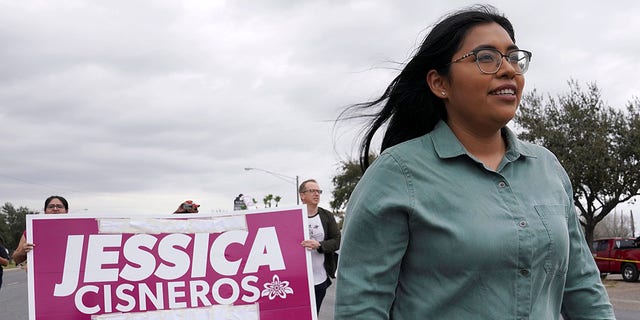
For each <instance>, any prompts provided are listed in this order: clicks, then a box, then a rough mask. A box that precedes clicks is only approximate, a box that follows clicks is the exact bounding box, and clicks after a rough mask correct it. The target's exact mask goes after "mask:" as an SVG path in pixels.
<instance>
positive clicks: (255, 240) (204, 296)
mask: <svg viewBox="0 0 640 320" xmlns="http://www.w3.org/2000/svg"><path fill="white" fill-rule="evenodd" d="M305 209H306V208H304V207H294V208H289V209H275V210H274V209H268V210H267V209H265V210H255V211H242V212H238V211H236V212H233V213H229V214H224V215H220V214H215V215H214V214H210V215H208V214H202V213H198V214H186V215H185V214H183V215H164V216H145V217H140V216H88V215H84V214H83V215H71V214H68V215H29V216H27V241H28V242H31V243H34V244H35V248H34V250H33V251H32V252H31V253H30V254H29V255H28V263H29V268H28V273H29V275H28V276H29V319H32V320H33V319H37V320H49V319H56V320H59V319H65V320H85V319H96V320H99V319H111V320H116V319H117V320H127V319H137V320H146V319H149V320H150V319H190V320H197V319H243V320H253V319H255V320H282V319H292V320H294V319H295V320H305V319H311V320H316V319H317V317H316V312H315V310H316V307H315V298H314V293H313V279H312V275H313V273H312V271H311V263H310V255H309V253H308V252H307V250H305V249H304V248H303V247H302V246H301V245H300V243H301V242H302V241H303V240H304V239H306V238H308V229H307V228H306V225H307V223H306V216H307V215H306V211H305Z"/></svg>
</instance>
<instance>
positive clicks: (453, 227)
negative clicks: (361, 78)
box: [335, 6, 615, 320]
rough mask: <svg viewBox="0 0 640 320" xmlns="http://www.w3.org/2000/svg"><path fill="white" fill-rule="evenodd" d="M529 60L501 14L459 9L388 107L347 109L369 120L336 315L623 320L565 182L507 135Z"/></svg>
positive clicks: (543, 154) (545, 154) (547, 161)
mask: <svg viewBox="0 0 640 320" xmlns="http://www.w3.org/2000/svg"><path fill="white" fill-rule="evenodd" d="M560 52H562V50H560ZM531 56H532V55H531V53H530V52H529V51H526V50H523V49H521V48H519V47H518V46H517V45H516V40H515V35H514V30H513V26H512V24H511V22H510V21H509V20H508V19H507V18H506V17H504V16H503V15H502V14H501V13H499V12H497V10H496V9H495V8H493V7H491V6H473V7H469V8H465V9H462V10H460V11H457V12H454V13H451V14H449V15H447V16H445V17H444V18H443V19H442V20H440V21H439V22H438V23H436V24H435V25H434V26H433V28H432V29H431V30H430V32H429V33H428V35H427V37H426V38H425V40H424V42H423V43H422V45H421V46H420V48H419V50H418V51H416V53H415V55H414V56H413V57H412V58H411V59H410V61H409V62H408V63H407V64H406V65H405V67H404V68H403V69H402V70H401V71H400V74H399V75H398V76H397V77H396V78H395V79H394V80H393V81H392V82H391V84H390V85H389V86H388V87H387V89H386V90H385V91H384V93H383V95H382V96H381V97H380V98H378V99H377V100H375V101H372V102H370V103H364V104H358V105H355V106H354V107H353V108H355V109H347V111H348V110H352V111H354V110H355V111H356V112H362V111H364V114H363V116H369V117H371V119H372V120H371V122H370V124H369V126H368V127H367V128H366V129H368V130H366V131H364V132H366V133H365V136H364V137H363V140H362V144H361V146H360V159H361V164H362V167H363V168H364V169H366V171H365V172H364V175H363V176H362V178H361V179H360V181H359V182H358V184H357V186H356V188H355V190H354V191H353V193H352V195H351V197H350V199H349V202H348V207H347V211H346V221H345V225H344V229H343V232H344V235H343V243H342V248H341V252H340V261H339V266H338V281H337V288H336V308H335V320H347V319H348V320H358V319H363V320H365V319H366V320H377V319H394V320H409V319H410V320H413V319H447V320H467V319H545V320H558V319H560V317H561V316H560V314H561V313H562V315H563V318H564V319H599V320H602V319H615V316H614V313H613V308H612V306H611V304H610V302H609V298H608V296H607V292H606V290H605V288H604V286H603V285H602V283H601V281H600V274H599V272H598V268H597V267H596V264H595V262H594V259H593V257H592V255H591V253H590V251H589V246H588V245H587V243H586V241H585V239H584V236H583V233H582V230H581V228H580V223H579V220H578V216H577V214H576V209H575V206H574V201H573V191H572V187H571V183H570V180H569V177H568V176H567V174H566V172H565V170H564V169H563V168H562V166H561V165H560V163H559V162H558V160H557V159H556V157H555V156H554V155H553V154H552V153H551V152H549V151H548V150H547V149H545V148H543V147H540V146H537V145H534V144H531V143H528V142H524V141H521V140H519V139H518V138H517V137H516V135H515V134H514V132H512V131H511V130H510V129H509V128H508V127H507V123H508V122H509V121H511V120H512V119H513V118H514V116H515V113H516V110H517V108H518V105H519V103H520V99H521V97H522V91H523V88H524V84H525V77H524V74H525V73H526V71H527V69H528V67H529V62H530V60H531ZM549 76H555V75H552V74H550V75H549ZM347 119H348V118H347ZM378 130H381V131H384V135H383V137H382V147H381V154H380V155H379V156H378V158H377V159H376V160H375V161H374V162H373V164H371V166H369V163H368V156H369V151H370V148H371V144H372V142H373V141H374V140H376V139H374V136H377V135H376V133H377V131H378Z"/></svg>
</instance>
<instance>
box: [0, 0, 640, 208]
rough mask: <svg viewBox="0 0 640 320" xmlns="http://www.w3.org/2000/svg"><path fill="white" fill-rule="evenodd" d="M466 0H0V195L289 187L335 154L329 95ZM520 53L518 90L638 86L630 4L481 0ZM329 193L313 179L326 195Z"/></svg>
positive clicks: (366, 76)
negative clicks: (505, 25) (512, 30)
mask: <svg viewBox="0 0 640 320" xmlns="http://www.w3.org/2000/svg"><path fill="white" fill-rule="evenodd" d="M472 3H473V2H471V1H453V2H448V3H436V4H434V3H433V2H428V1H399V2H389V1H340V2H335V1H313V2H302V1H284V0H283V1H258V2H256V1H232V2H228V3H225V2H209V1H204V2H201V1H182V2H157V1H134V2H131V1H108V2H103V3H96V2H92V1H75V2H70V3H62V4H61V3H55V4H54V3H48V2H37V3H31V2H3V3H2V4H0V42H2V43H3V47H2V48H1V49H0V61H3V62H2V63H0V121H1V122H0V123H1V124H2V125H1V126H0V137H1V138H0V151H1V152H2V154H3V155H2V157H0V195H2V198H1V199H0V201H2V202H6V201H9V202H12V203H14V204H15V205H24V206H28V207H31V208H33V209H40V207H41V206H42V203H41V202H42V201H43V200H44V198H46V197H47V196H49V195H51V194H62V195H64V196H67V197H68V198H69V200H70V202H71V207H72V212H84V211H85V209H86V210H87V211H89V212H105V213H124V212H127V213H159V212H171V211H172V210H173V209H174V208H175V206H177V204H178V203H179V202H180V201H182V200H184V199H187V198H189V199H194V200H196V201H197V202H199V203H201V204H202V207H201V208H202V209H203V211H206V212H208V211H209V210H219V209H220V210H228V209H231V203H232V200H233V198H234V197H235V196H236V195H237V194H238V193H245V194H251V195H253V196H254V197H255V198H256V199H257V200H258V202H261V199H262V197H263V196H264V195H266V194H267V193H273V194H276V195H281V196H282V197H283V201H282V204H284V205H291V204H293V203H295V190H294V188H295V185H294V183H291V182H290V181H284V180H282V179H279V178H277V177H275V176H273V175H270V174H268V173H265V172H260V171H245V170H244V168H245V167H257V168H261V169H265V170H269V171H273V172H277V173H282V174H284V175H287V176H290V177H295V176H296V175H297V176H299V179H300V181H301V180H303V179H306V178H312V177H313V178H316V179H318V180H319V182H320V185H321V186H322V187H323V188H324V189H325V190H327V191H330V189H331V177H332V176H333V175H334V174H335V173H336V169H337V164H338V162H339V161H340V160H345V159H347V158H349V157H351V155H352V154H353V151H354V141H353V135H354V133H355V132H356V131H357V123H355V122H353V123H344V124H341V125H340V126H339V127H338V131H334V123H333V120H334V119H335V118H336V117H337V115H338V113H339V112H340V111H341V110H342V108H344V107H345V106H346V105H349V104H352V103H357V102H362V101H365V100H370V99H373V98H375V97H376V96H377V95H379V94H380V93H381V92H382V90H383V89H384V87H385V86H386V85H387V83H388V82H389V81H390V80H391V79H392V78H393V77H394V76H395V74H396V71H395V70H394V69H397V68H398V67H399V65H398V64H396V62H404V61H406V60H407V58H408V57H410V55H411V54H412V52H413V50H414V49H415V47H416V46H417V45H419V44H420V42H421V41H422V38H423V37H424V36H425V35H426V31H427V29H428V27H429V26H430V25H432V24H433V23H434V22H435V21H436V20H437V19H438V18H439V17H440V16H441V15H442V14H444V13H446V12H449V11H451V10H454V9H456V8H459V7H461V6H464V5H469V4H472ZM496 6H497V7H498V8H499V9H500V10H502V11H504V12H505V13H506V15H507V16H508V17H509V18H510V19H511V20H512V22H513V23H514V25H515V27H516V35H517V40H518V44H519V45H520V46H521V47H523V48H527V49H530V50H532V51H533V52H534V59H533V62H532V66H531V71H530V72H529V73H528V74H527V89H529V90H531V89H533V88H537V89H538V90H540V91H542V92H550V93H552V94H554V93H558V92H562V91H566V90H567V89H568V87H567V85H566V81H567V80H568V79H569V78H571V77H573V78H575V79H577V80H579V81H582V82H585V81H590V82H591V81H597V83H598V85H599V86H600V87H601V88H602V90H603V93H604V95H605V98H606V99H607V100H608V101H609V102H610V103H611V104H612V105H616V106H621V107H622V106H623V105H624V104H625V103H626V101H628V100H629V99H630V98H631V97H632V96H633V95H638V91H637V86H635V85H634V80H632V77H633V76H634V75H635V72H633V71H634V70H638V67H639V65H638V62H637V57H636V54H635V52H637V49H638V46H639V43H638V42H637V41H635V40H634V39H635V38H634V34H633V32H634V31H635V30H638V29H639V28H640V25H638V24H639V22H638V21H637V19H636V18H635V17H636V16H637V15H638V14H639V13H640V4H637V3H636V2H635V1H621V2H616V3H615V4H613V5H610V4H606V5H605V4H601V3H600V2H596V1H580V2H577V1H570V2H563V3H553V4H545V5H544V6H541V5H540V4H539V2H525V3H521V2H513V1H497V2H496ZM329 200H330V194H329V193H328V192H327V193H326V194H324V195H323V205H324V206H328V201H329Z"/></svg>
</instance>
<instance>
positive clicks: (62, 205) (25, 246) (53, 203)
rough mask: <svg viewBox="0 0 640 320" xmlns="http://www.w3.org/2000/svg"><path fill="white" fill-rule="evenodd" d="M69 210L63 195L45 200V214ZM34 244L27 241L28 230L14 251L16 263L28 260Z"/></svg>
mask: <svg viewBox="0 0 640 320" xmlns="http://www.w3.org/2000/svg"><path fill="white" fill-rule="evenodd" d="M67 212H69V203H68V202H67V200H66V199H65V198H63V197H61V196H50V197H49V198H47V199H46V200H45V201H44V214H64V213H67ZM33 247H34V244H32V243H27V233H26V231H25V232H23V233H22V237H20V243H19V244H18V247H17V248H16V251H14V252H13V256H12V258H13V261H15V263H16V264H20V263H23V262H24V261H26V260H27V253H28V252H29V251H31V250H33Z"/></svg>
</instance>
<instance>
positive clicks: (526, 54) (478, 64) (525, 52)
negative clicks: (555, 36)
mask: <svg viewBox="0 0 640 320" xmlns="http://www.w3.org/2000/svg"><path fill="white" fill-rule="evenodd" d="M484 50H488V51H493V52H496V53H498V54H499V55H500V59H499V60H498V64H497V66H496V70H495V71H493V72H486V71H484V70H482V67H480V63H479V62H478V52H480V51H484ZM514 52H523V53H524V54H525V59H527V67H526V68H525V69H524V70H523V71H522V72H518V71H517V70H516V74H525V73H526V72H527V70H529V63H531V57H532V56H533V54H532V53H531V51H527V50H522V49H515V50H509V51H508V52H507V53H506V54H503V53H502V52H500V50H498V49H496V48H476V49H473V50H471V52H469V53H467V54H465V55H463V56H462V57H460V58H458V59H456V60H453V61H451V62H449V64H448V65H452V64H454V63H458V62H460V61H462V60H464V59H466V58H468V57H471V56H474V57H475V63H476V66H478V70H480V72H482V73H484V74H496V73H498V71H499V70H500V67H502V60H504V59H502V58H507V61H509V56H510V55H511V54H513V53H514ZM517 61H520V60H517ZM517 61H516V64H517ZM509 63H511V62H509ZM511 64H513V63H511Z"/></svg>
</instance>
